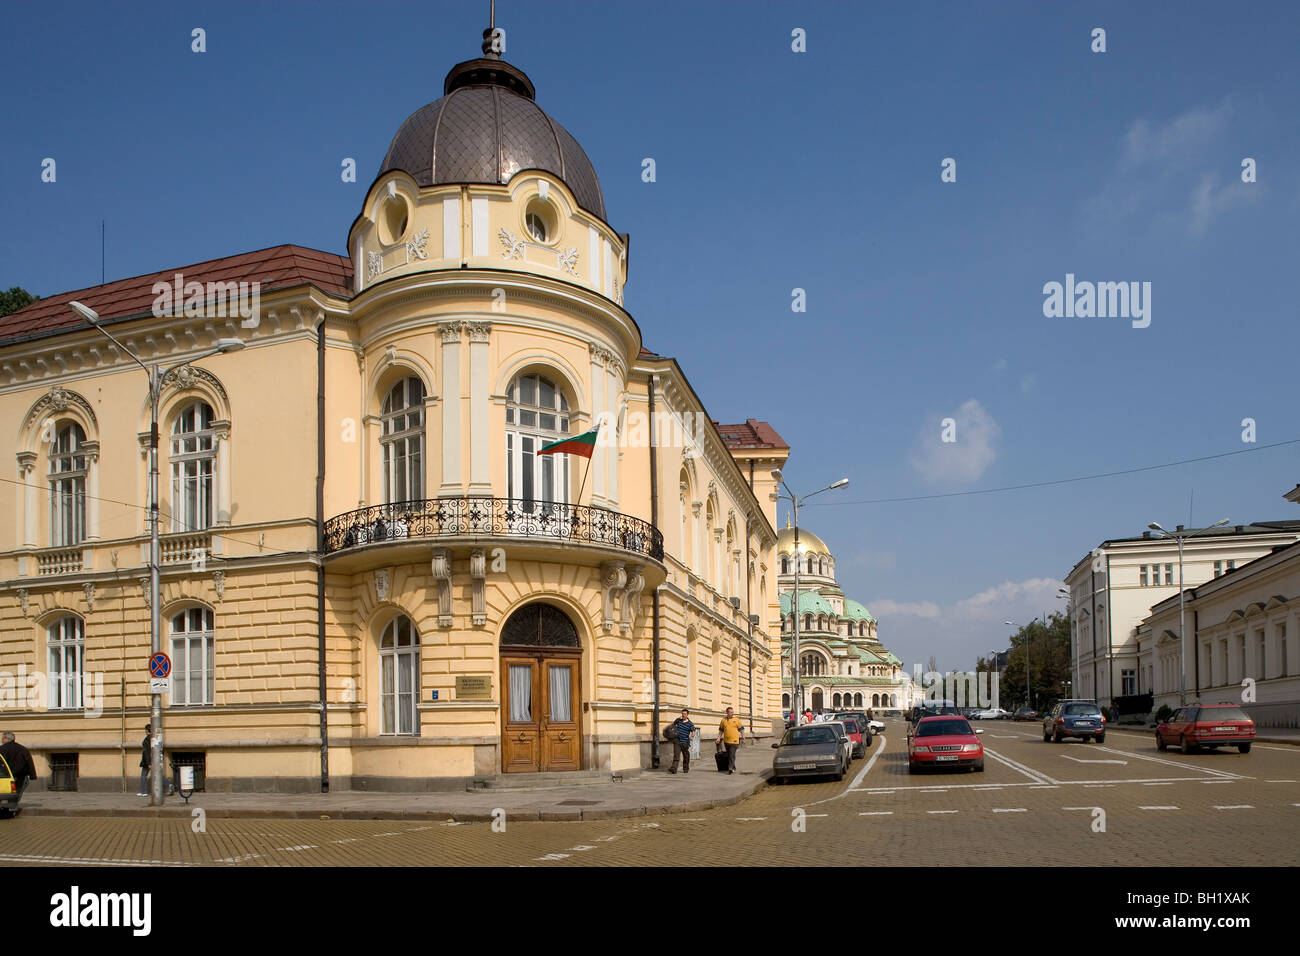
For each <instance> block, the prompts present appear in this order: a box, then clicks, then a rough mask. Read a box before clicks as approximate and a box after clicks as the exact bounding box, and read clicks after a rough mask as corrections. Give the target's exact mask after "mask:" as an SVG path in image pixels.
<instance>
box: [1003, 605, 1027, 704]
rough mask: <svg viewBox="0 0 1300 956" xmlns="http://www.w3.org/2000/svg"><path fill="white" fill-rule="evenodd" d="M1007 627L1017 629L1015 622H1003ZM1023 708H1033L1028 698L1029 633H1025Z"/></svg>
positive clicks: (1017, 625)
mask: <svg viewBox="0 0 1300 956" xmlns="http://www.w3.org/2000/svg"><path fill="white" fill-rule="evenodd" d="M1002 623H1003V624H1005V625H1006V626H1007V627H1019V626H1020V625H1019V624H1017V623H1016V622H1015V621H1003V622H1002ZM1025 706H1026V707H1031V708H1032V707H1033V706H1034V705H1033V702H1032V701H1031V700H1030V696H1029V632H1028V631H1025Z"/></svg>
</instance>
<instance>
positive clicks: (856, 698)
mask: <svg viewBox="0 0 1300 956" xmlns="http://www.w3.org/2000/svg"><path fill="white" fill-rule="evenodd" d="M853 706H854V707H861V706H862V695H861V694H854V695H853Z"/></svg>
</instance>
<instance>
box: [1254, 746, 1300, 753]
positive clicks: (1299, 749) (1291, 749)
mask: <svg viewBox="0 0 1300 956" xmlns="http://www.w3.org/2000/svg"><path fill="white" fill-rule="evenodd" d="M1255 746H1256V747H1258V748H1259V749H1260V750H1277V751H1280V752H1282V753H1290V754H1294V753H1300V747H1270V746H1269V745H1268V744H1255Z"/></svg>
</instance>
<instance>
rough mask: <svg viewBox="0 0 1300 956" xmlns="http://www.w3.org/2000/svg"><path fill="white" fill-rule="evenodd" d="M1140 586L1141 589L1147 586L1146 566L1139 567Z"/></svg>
mask: <svg viewBox="0 0 1300 956" xmlns="http://www.w3.org/2000/svg"><path fill="white" fill-rule="evenodd" d="M1138 585H1139V586H1140V587H1146V586H1147V566H1146V565H1145V564H1143V565H1139V566H1138Z"/></svg>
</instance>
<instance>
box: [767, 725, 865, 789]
mask: <svg viewBox="0 0 1300 956" xmlns="http://www.w3.org/2000/svg"><path fill="white" fill-rule="evenodd" d="M852 746H853V742H852V740H850V739H849V735H848V733H847V731H846V730H845V728H844V725H843V724H842V723H840V722H839V721H837V720H824V721H821V722H819V723H813V724H803V725H802V726H800V727H791V728H790V729H789V730H787V731H786V732H785V736H784V737H782V738H781V742H780V743H778V744H772V749H773V750H775V751H776V756H774V757H773V758H772V782H773V783H784V782H785V781H786V780H791V779H793V778H795V777H817V776H826V775H830V776H833V777H834V778H835V779H836V780H843V779H844V774H846V773H847V772H848V769H849V762H850V760H851V759H852V758H851V756H850V753H851V748H852Z"/></svg>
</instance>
